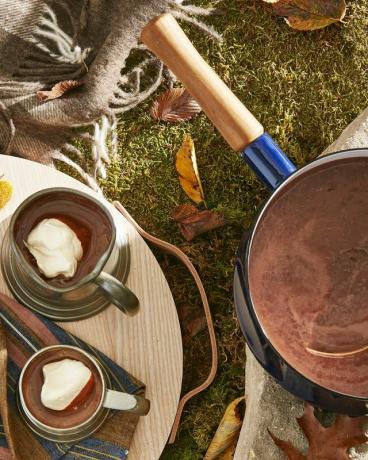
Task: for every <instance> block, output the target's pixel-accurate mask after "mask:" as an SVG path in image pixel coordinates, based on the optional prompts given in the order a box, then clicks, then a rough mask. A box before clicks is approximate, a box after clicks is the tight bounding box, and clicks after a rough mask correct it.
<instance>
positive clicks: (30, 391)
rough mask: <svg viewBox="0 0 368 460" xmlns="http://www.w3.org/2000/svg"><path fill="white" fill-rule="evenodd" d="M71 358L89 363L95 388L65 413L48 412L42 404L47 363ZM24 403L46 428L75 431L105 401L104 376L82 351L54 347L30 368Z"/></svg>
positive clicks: (87, 364)
mask: <svg viewBox="0 0 368 460" xmlns="http://www.w3.org/2000/svg"><path fill="white" fill-rule="evenodd" d="M65 358H69V359H75V360H77V361H80V362H82V363H83V364H85V365H86V366H87V367H88V368H89V369H90V371H91V372H92V377H93V386H92V387H91V389H90V391H89V392H88V394H87V395H86V396H85V398H83V399H82V400H81V401H80V402H79V404H74V405H73V407H71V408H67V409H65V410H63V411H56V410H52V409H48V408H47V407H45V406H44V405H43V404H42V402H41V390H42V385H43V373H42V368H43V366H45V365H46V364H49V363H52V362H56V361H60V360H62V359H65ZM22 392H23V398H24V402H25V404H26V406H27V408H28V410H29V411H30V412H31V413H32V415H33V416H34V417H35V418H36V419H37V420H39V421H40V422H41V423H44V424H45V425H48V426H52V427H55V428H71V427H74V426H77V425H80V424H81V423H83V422H84V421H86V420H88V419H89V418H90V417H91V416H92V415H93V414H94V413H95V412H96V410H97V409H98V407H99V404H100V402H101V399H102V381H101V377H100V374H99V372H98V370H97V368H96V367H95V365H94V364H93V362H91V361H90V360H89V359H88V357H87V356H85V355H84V354H82V353H80V352H78V350H73V349H66V348H52V349H50V350H46V351H45V352H44V353H41V354H40V355H38V356H37V357H36V358H35V359H34V360H33V361H32V362H31V363H30V364H29V365H28V367H27V369H26V371H25V373H24V376H23V382H22Z"/></svg>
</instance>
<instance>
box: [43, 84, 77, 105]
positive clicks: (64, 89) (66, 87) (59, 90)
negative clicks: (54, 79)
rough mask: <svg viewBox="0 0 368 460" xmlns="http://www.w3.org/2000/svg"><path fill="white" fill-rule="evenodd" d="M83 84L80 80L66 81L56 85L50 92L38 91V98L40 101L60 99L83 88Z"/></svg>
mask: <svg viewBox="0 0 368 460" xmlns="http://www.w3.org/2000/svg"><path fill="white" fill-rule="evenodd" d="M82 85H83V82H82V81H80V80H64V81H60V82H59V83H56V85H54V86H53V87H52V88H51V90H50V91H37V97H38V99H39V100H40V101H51V100H52V99H58V98H59V97H61V96H63V95H64V94H66V93H68V92H69V91H71V90H73V89H75V88H78V87H79V86H82Z"/></svg>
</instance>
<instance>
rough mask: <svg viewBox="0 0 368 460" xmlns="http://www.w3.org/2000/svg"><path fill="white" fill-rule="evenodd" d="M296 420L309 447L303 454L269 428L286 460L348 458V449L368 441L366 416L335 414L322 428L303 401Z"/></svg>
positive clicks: (348, 459)
mask: <svg viewBox="0 0 368 460" xmlns="http://www.w3.org/2000/svg"><path fill="white" fill-rule="evenodd" d="M297 421H298V423H299V426H300V428H301V429H302V430H303V433H304V434H305V436H306V438H307V439H308V443H309V449H308V453H307V455H306V456H305V455H302V454H301V453H300V452H299V451H298V450H297V449H296V448H295V447H294V446H293V445H292V444H291V443H290V442H288V441H283V440H281V439H278V438H277V437H276V436H275V435H273V434H272V433H271V432H269V433H270V436H271V437H272V439H273V441H274V442H275V444H276V445H277V446H278V447H279V448H280V449H281V450H283V451H284V452H285V454H286V455H287V458H288V460H350V457H349V454H348V449H350V448H351V447H354V446H357V445H359V444H363V443H365V442H367V441H368V437H367V436H366V433H365V430H364V424H366V423H367V418H366V417H353V418H352V417H348V416H346V415H337V416H336V420H335V423H334V424H333V425H331V426H329V427H327V428H325V427H324V426H322V425H321V424H320V423H319V421H318V420H317V419H316V417H315V415H314V409H313V407H312V406H311V405H309V404H306V406H305V410H304V414H303V415H302V416H301V417H300V418H298V419H297Z"/></svg>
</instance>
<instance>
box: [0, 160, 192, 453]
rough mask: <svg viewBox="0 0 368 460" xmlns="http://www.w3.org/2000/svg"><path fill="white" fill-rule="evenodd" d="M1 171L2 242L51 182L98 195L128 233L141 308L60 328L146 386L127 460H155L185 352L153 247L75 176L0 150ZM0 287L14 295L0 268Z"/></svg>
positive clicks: (110, 311) (132, 279)
mask: <svg viewBox="0 0 368 460" xmlns="http://www.w3.org/2000/svg"><path fill="white" fill-rule="evenodd" d="M0 173H1V174H3V175H4V177H6V179H8V180H9V181H10V182H11V183H12V184H13V187H14V195H13V197H12V199H11V200H10V202H9V203H8V204H7V205H6V206H5V207H4V208H3V209H2V210H0V241H2V240H3V238H4V234H5V231H6V229H7V227H8V225H9V220H10V217H11V215H12V213H13V212H14V210H15V209H16V208H17V206H18V205H19V204H20V203H21V202H22V201H23V200H24V199H25V198H27V197H28V196H29V195H31V194H32V193H35V192H37V191H39V190H42V189H45V188H48V187H58V186H60V187H70V188H74V189H78V190H81V191H83V192H86V193H89V194H90V195H93V196H94V197H95V198H96V197H97V198H98V199H100V200H101V201H102V202H104V204H105V205H106V206H108V208H109V209H110V211H111V213H112V215H113V217H114V220H115V223H116V225H117V226H118V227H119V228H120V229H123V231H125V232H126V233H127V235H128V239H129V244H130V251H131V266H130V272H129V276H128V280H127V286H128V287H129V288H130V289H132V290H133V292H135V293H136V295H137V297H138V298H139V300H140V311H139V313H138V314H137V315H136V316H134V317H127V316H125V315H124V314H123V313H122V312H121V311H119V310H118V308H116V307H114V306H112V305H110V306H109V307H108V308H107V309H106V310H104V311H103V312H101V313H99V314H98V315H96V316H94V317H92V318H89V319H86V320H83V321H77V322H70V323H62V324H60V325H61V327H63V328H65V329H66V330H68V331H70V332H72V333H73V334H75V335H77V336H78V337H80V338H81V339H83V340H85V341H86V342H88V343H90V344H91V345H93V346H95V347H96V348H98V349H99V350H101V351H102V352H104V353H106V355H108V356H109V357H110V358H112V359H113V360H114V361H116V362H117V363H118V364H120V365H121V366H123V367H124V368H125V369H126V370H127V371H128V372H130V373H131V374H133V375H134V376H135V377H137V378H138V379H139V380H141V381H142V382H144V383H145V384H146V385H147V392H146V396H147V397H148V398H149V399H150V400H151V410H150V413H149V415H147V416H146V417H142V418H141V419H140V420H139V423H138V426H137V430H136V432H135V434H134V438H133V442H132V445H131V446H130V449H129V460H157V459H158V458H159V457H160V455H161V452H162V450H163V448H164V446H165V444H166V441H167V439H168V437H169V434H170V431H171V427H172V424H173V421H174V417H175V413H176V409H177V405H178V402H179V397H180V391H181V383H182V373H183V351H182V339H181V332H180V326H179V320H178V316H177V312H176V307H175V304H174V300H173V297H172V294H171V291H170V288H169V286H168V284H167V282H166V279H165V276H164V274H163V272H162V271H161V269H160V266H159V264H158V263H157V261H156V259H155V257H154V256H153V254H152V252H151V251H150V250H149V248H148V246H147V245H146V243H145V242H144V241H143V239H142V238H141V237H140V236H139V235H138V233H137V232H136V231H135V230H134V229H133V227H132V226H131V225H130V224H129V223H128V222H127V221H126V220H125V219H124V217H123V216H121V214H120V213H118V212H117V211H116V210H115V209H114V208H113V207H112V206H111V205H110V204H108V203H107V202H106V201H105V200H104V198H102V197H101V196H98V195H97V194H96V193H95V192H93V191H92V190H91V189H89V188H88V187H86V186H85V185H83V184H81V183H80V182H78V181H77V180H75V179H73V178H71V177H69V176H67V175H65V174H63V173H61V172H58V171H56V170H54V169H52V168H49V167H47V166H43V165H40V164H38V163H34V162H31V161H27V160H23V159H19V158H14V157H8V156H5V155H0ZM0 291H1V292H4V293H5V294H8V295H10V292H9V290H8V288H7V285H6V283H5V281H4V279H3V277H2V275H1V273H0Z"/></svg>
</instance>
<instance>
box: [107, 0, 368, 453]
mask: <svg viewBox="0 0 368 460" xmlns="http://www.w3.org/2000/svg"><path fill="white" fill-rule="evenodd" d="M196 3H197V4H198V5H208V6H209V5H211V2H209V1H205V0H203V1H200V0H199V1H197V2H196ZM212 4H213V3H212ZM216 5H217V7H218V8H219V9H220V10H221V11H220V14H218V15H214V16H212V17H211V18H209V20H208V22H209V23H211V24H213V25H214V27H215V28H216V29H217V30H218V31H220V32H221V33H222V35H223V39H224V40H223V43H221V44H219V43H216V42H214V41H213V40H211V39H210V38H208V37H206V36H204V35H203V34H202V33H200V32H198V31H197V30H195V29H193V28H190V32H191V38H192V40H193V42H194V43H195V45H196V46H197V47H198V49H199V50H200V52H201V53H202V54H203V56H204V57H205V58H206V59H207V60H208V61H209V62H210V63H211V64H212V65H213V66H214V68H215V69H216V71H217V72H218V73H219V74H220V75H221V76H222V77H223V78H224V80H225V81H226V83H227V84H228V85H229V86H230V87H231V88H232V90H233V91H234V92H235V93H236V94H237V95H238V96H239V97H240V99H241V100H243V101H244V102H245V103H246V104H247V106H248V108H249V109H250V110H251V111H252V112H253V113H254V114H255V115H256V116H257V117H258V118H259V119H260V121H261V122H262V123H263V124H264V126H266V128H267V130H268V131H269V132H270V133H271V134H272V135H273V136H274V137H275V138H276V140H277V141H278V142H279V144H280V145H281V147H282V148H283V149H284V150H285V152H287V153H288V155H289V156H290V158H292V159H293V160H294V161H295V162H296V164H297V165H299V166H302V165H303V164H305V163H306V162H308V161H310V160H311V159H313V158H315V157H316V156H318V155H319V154H320V153H321V152H322V151H323V150H324V149H325V148H326V147H327V146H328V145H329V144H330V143H331V142H332V141H333V140H334V139H335V138H336V137H337V136H338V135H339V134H340V132H341V131H342V129H343V128H344V127H345V126H346V125H347V124H348V123H350V122H351V121H352V120H353V119H354V118H355V117H356V116H357V115H358V113H359V112H360V111H361V110H363V109H364V108H365V107H366V106H367V105H368V91H367V88H368V72H367V69H368V34H367V26H368V1H367V0H355V1H348V13H347V16H346V19H345V20H344V23H343V24H338V25H333V26H330V27H328V28H326V29H324V30H320V31H315V32H308V33H301V32H297V31H294V30H292V29H290V28H289V27H288V26H287V25H286V23H285V22H284V21H283V20H282V19H280V18H276V17H274V16H272V14H271V13H270V10H269V9H267V7H265V4H264V3H263V2H262V1H261V0H223V1H219V2H217V4H216ZM187 29H188V27H187ZM151 103H152V100H149V101H147V102H146V103H144V104H143V105H141V106H140V107H138V108H137V109H135V110H133V111H131V112H129V113H127V114H125V115H124V116H122V117H121V118H120V120H119V155H118V158H116V159H115V160H114V162H113V163H112V165H111V167H110V168H109V170H108V178H107V180H105V181H103V183H102V187H103V190H104V192H105V194H106V196H107V197H108V198H109V199H111V200H120V201H121V202H122V203H123V204H124V206H126V207H127V209H128V210H129V211H130V213H131V214H132V215H133V216H134V217H135V218H136V219H137V221H138V222H139V223H140V224H141V225H142V226H143V227H144V228H146V229H147V230H148V231H149V232H151V233H153V234H155V235H157V236H158V237H160V238H163V239H166V240H167V241H170V242H172V243H174V244H176V245H178V246H179V247H181V248H182V249H183V251H184V252H186V253H187V254H188V255H189V256H190V257H191V259H192V261H193V262H194V263H195V265H196V266H197V267H198V270H199V272H200V274H201V276H202V279H203V282H204V285H205V287H206V289H207V293H208V296H209V300H210V305H211V309H212V313H213V316H214V321H215V327H216V332H217V338H218V345H219V360H220V361H219V370H218V374H217V378H216V380H215V382H214V384H213V385H212V386H211V388H210V389H209V390H208V391H206V392H205V393H204V394H203V395H201V396H199V397H197V398H195V399H194V400H193V402H191V403H190V404H188V406H187V407H186V410H185V414H184V418H183V421H182V424H181V429H180V432H179V436H178V439H177V442H176V443H175V444H174V445H173V446H169V447H167V448H166V449H165V452H164V454H163V455H162V459H170V460H175V459H178V460H179V459H180V460H196V459H200V458H203V454H204V452H205V451H206V448H207V447H208V444H209V442H210V440H211V438H212V436H213V434H214V431H215V429H216V427H217V425H218V422H219V421H220V419H221V417H222V414H223V412H224V410H225V407H226V405H227V404H228V403H229V402H230V401H231V400H232V399H234V398H235V397H237V396H239V395H241V394H242V393H243V390H244V365H245V353H244V343H243V340H242V336H241V333H240V331H239V328H238V325H237V321H236V319H235V315H234V308H233V299H232V277H233V266H232V260H233V257H234V253H235V251H236V248H237V244H238V242H239V239H240V237H241V235H242V233H243V232H244V230H245V229H247V227H248V226H249V225H250V223H251V221H252V218H253V217H254V215H255V212H256V209H257V207H258V206H259V205H260V204H261V203H262V201H264V200H265V198H266V197H267V195H268V192H267V191H266V190H265V189H264V188H263V187H262V186H261V185H260V183H259V182H258V181H257V179H256V178H255V176H254V175H253V173H252V172H250V171H249V169H248V168H247V167H246V166H245V165H244V164H243V163H242V162H241V160H240V159H239V158H238V156H237V155H236V154H234V153H233V152H232V151H231V149H230V148H229V147H228V146H227V145H226V143H225V142H224V141H223V140H222V139H221V137H220V135H219V134H218V133H217V132H216V131H215V130H214V128H213V127H212V125H211V124H210V123H209V121H208V120H207V119H206V118H205V116H203V115H201V116H199V117H198V118H196V119H195V120H193V121H191V122H185V123H181V124H165V123H157V122H155V121H153V120H152V119H151V117H150V115H149V107H150V105H151ZM185 132H189V133H191V135H192V137H193V139H194V141H195V144H196V150H197V159H198V166H199V170H200V174H201V178H202V182H203V187H204V192H205V196H206V203H207V206H208V208H210V209H214V208H215V209H221V210H223V211H224V212H225V213H226V215H227V217H228V219H229V224H228V225H227V226H225V227H224V228H221V229H219V230H216V231H213V232H211V233H209V234H207V235H205V236H203V237H200V238H198V239H197V240H195V241H194V242H192V243H187V242H185V241H184V240H183V238H182V237H181V235H180V233H179V232H178V229H177V227H176V225H175V224H174V222H173V221H172V220H171V219H170V213H171V211H172V210H173V208H174V207H175V206H176V205H178V204H181V203H185V202H187V201H188V199H187V198H186V196H185V195H184V193H183V191H182V190H181V188H180V186H179V182H178V179H177V175H176V172H175V166H174V154H175V152H176V150H177V149H178V147H179V146H180V143H181V141H182V137H183V134H184V133H185ZM157 256H158V258H159V260H160V262H161V264H162V267H163V269H164V271H165V273H166V275H167V277H168V280H169V282H170V285H171V287H172V289H173V292H174V296H175V299H176V303H177V306H178V309H179V310H180V309H182V308H183V307H188V306H189V307H191V306H197V307H198V308H199V302H200V300H199V296H198V294H197V291H196V289H195V288H194V286H193V281H192V280H191V278H190V276H189V275H188V274H187V273H186V271H185V270H184V269H182V268H181V267H180V265H179V264H177V263H176V262H175V261H174V260H171V259H167V258H166V257H165V256H162V255H161V254H159V253H157ZM208 361H209V348H208V342H207V337H206V334H205V333H202V334H200V335H198V336H197V337H195V338H194V339H193V340H192V343H191V344H190V345H187V346H186V363H185V369H184V376H185V379H184V389H189V388H191V387H193V386H194V385H196V384H197V383H198V382H199V379H201V377H202V378H203V375H205V373H206V371H207V370H208V368H207V367H206V366H207V363H208ZM193 369H197V370H193Z"/></svg>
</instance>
